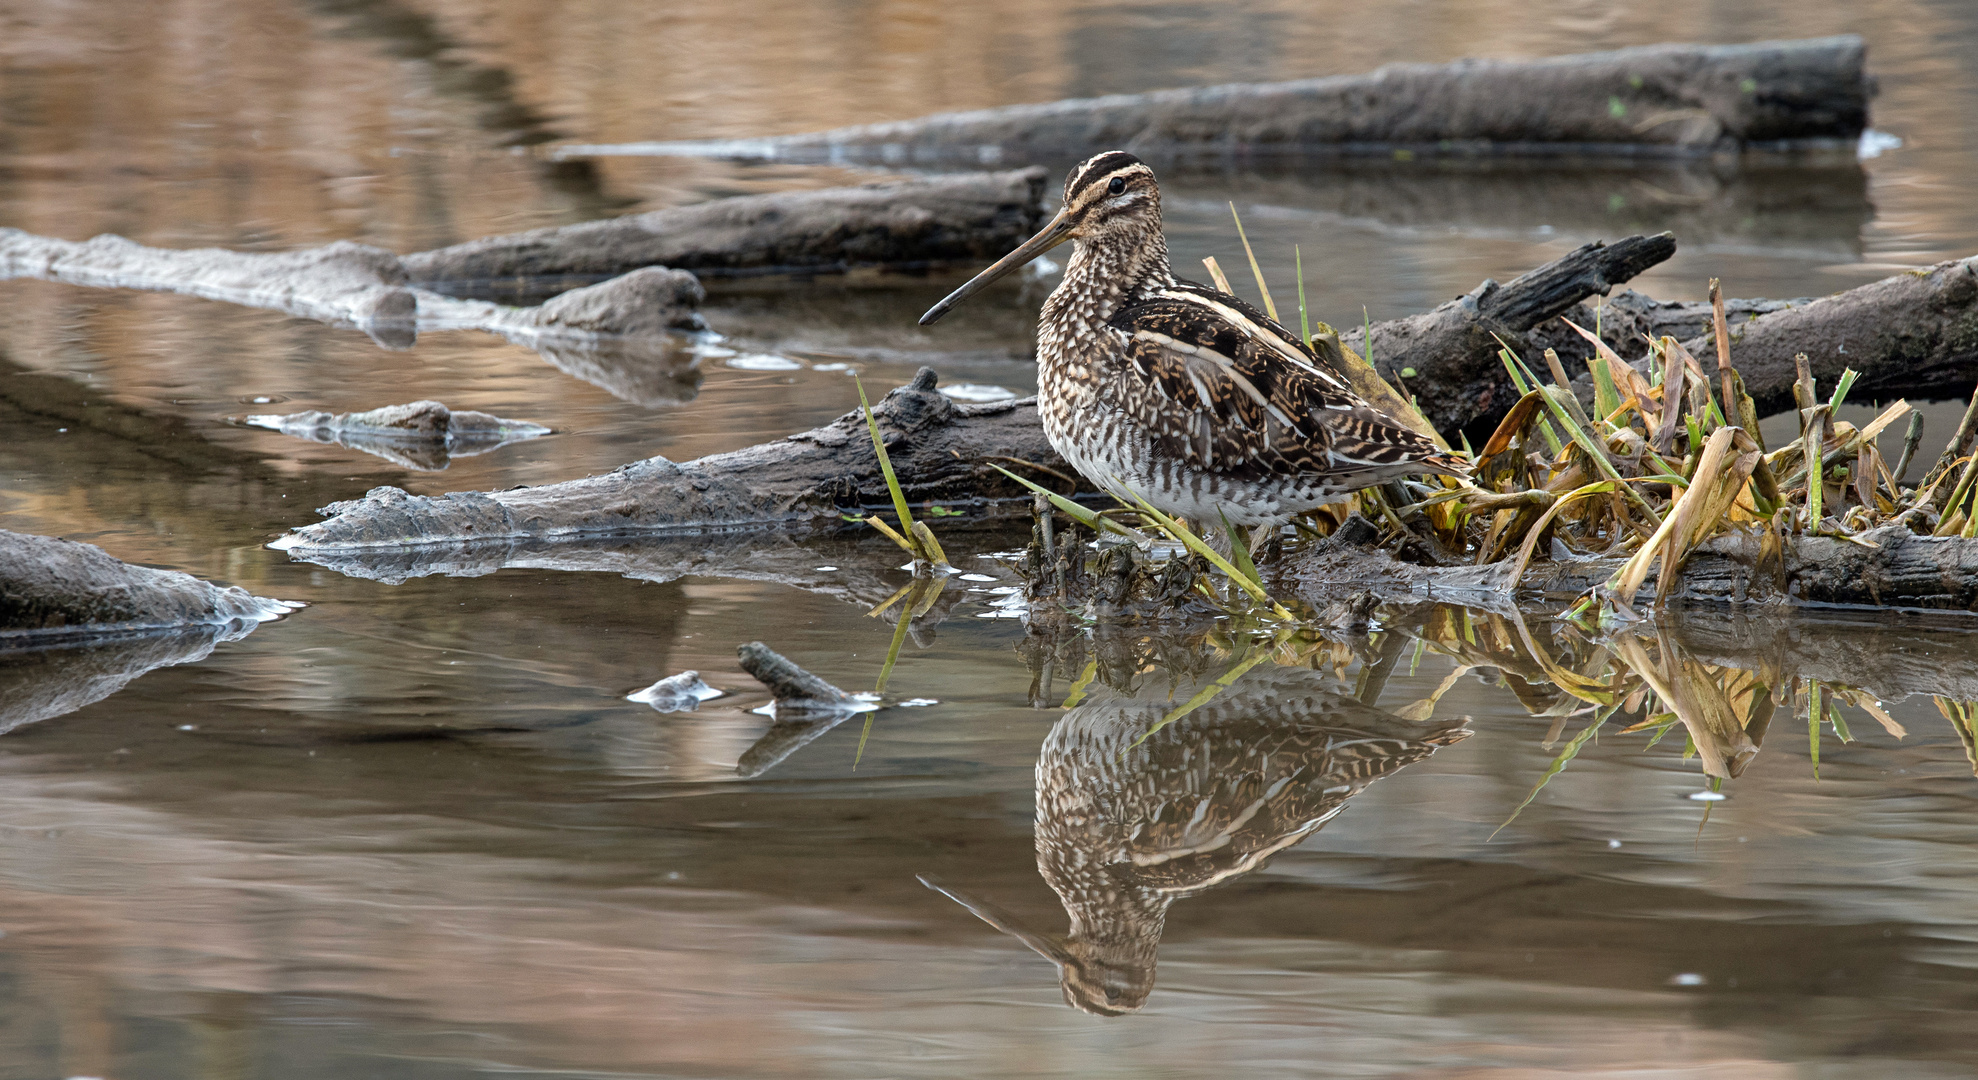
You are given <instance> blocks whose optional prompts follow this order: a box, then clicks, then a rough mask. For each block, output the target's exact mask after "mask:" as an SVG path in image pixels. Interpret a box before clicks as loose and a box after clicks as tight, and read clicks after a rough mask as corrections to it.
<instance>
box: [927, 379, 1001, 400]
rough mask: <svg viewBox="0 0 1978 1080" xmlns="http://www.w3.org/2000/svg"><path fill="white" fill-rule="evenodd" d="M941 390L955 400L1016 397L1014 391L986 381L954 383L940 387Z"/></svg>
mask: <svg viewBox="0 0 1978 1080" xmlns="http://www.w3.org/2000/svg"><path fill="white" fill-rule="evenodd" d="M941 392H942V393H944V394H946V395H948V396H949V397H951V398H953V399H955V400H956V401H970V402H986V401H1009V400H1012V399H1014V398H1015V397H1016V391H1014V390H1011V389H1009V388H1008V387H1003V386H991V385H990V384H988V383H966V382H965V383H956V384H955V385H953V386H944V387H942V388H941Z"/></svg>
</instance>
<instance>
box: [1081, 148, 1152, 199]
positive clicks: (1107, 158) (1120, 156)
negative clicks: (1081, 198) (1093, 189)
mask: <svg viewBox="0 0 1978 1080" xmlns="http://www.w3.org/2000/svg"><path fill="white" fill-rule="evenodd" d="M1138 164H1140V159H1139V158H1137V157H1134V156H1133V155H1132V154H1129V153H1127V152H1126V151H1124V150H1108V151H1106V152H1105V153H1103V154H1100V155H1099V156H1098V157H1095V158H1093V159H1091V160H1090V161H1087V162H1086V163H1085V164H1083V165H1080V166H1079V167H1078V172H1077V174H1076V175H1075V176H1074V178H1073V179H1072V180H1071V182H1069V183H1067V184H1066V185H1065V196H1066V199H1065V201H1067V202H1069V201H1071V196H1073V195H1076V194H1078V193H1079V192H1081V191H1083V190H1085V186H1086V185H1087V184H1090V183H1092V182H1093V181H1094V180H1097V179H1099V178H1100V177H1103V176H1107V175H1109V174H1112V173H1115V172H1118V171H1119V170H1121V169H1124V168H1126V167H1127V166H1129V165H1138Z"/></svg>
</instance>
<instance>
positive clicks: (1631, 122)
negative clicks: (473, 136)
mask: <svg viewBox="0 0 1978 1080" xmlns="http://www.w3.org/2000/svg"><path fill="white" fill-rule="evenodd" d="M1864 55H1865V50H1864V47H1863V45H1862V41H1861V38H1859V37H1855V36H1847V37H1832V38H1817V39H1813V40H1806V41H1768V42H1758V43H1755V44H1749V45H1649V46H1643V47H1638V48H1631V49H1619V50H1615V51H1612V52H1599V53H1584V54H1580V55H1576V56H1557V57H1551V58H1548V59H1543V60H1460V61H1457V62H1456V63H1453V64H1390V65H1387V66H1385V67H1382V68H1380V69H1378V70H1376V71H1375V72H1373V73H1372V74H1369V75H1341V76H1332V77H1328V78H1320V79H1302V80H1298V81H1296V82H1282V83H1245V84H1234V85H1228V86H1211V87H1202V88H1196V89H1186V90H1161V91H1156V92H1154V93H1149V94H1121V95H1114V96H1111V97H1101V98H1083V99H1076V100H1071V101H1057V102H1051V103H1048V104H1041V105H1013V106H1008V107H1005V108H999V109H982V110H978V111H974V112H961V113H944V114H941V115H938V116H928V117H922V118H920V119H917V120H903V121H898V122H894V123H885V124H870V125H866V126H863V127H852V128H840V129H838V130H835V131H825V132H819V133H815V134H806V135H785V136H780V137H776V138H766V139H731V140H706V141H700V142H663V143H634V144H626V145H617V146H565V147H562V148H560V149H559V151H558V154H557V156H558V157H560V158H566V159H568V158H581V157H590V156H597V155H603V154H667V155H698V156H707V157H722V158H732V159H741V160H777V161H833V162H836V161H871V162H881V163H886V164H898V163H912V164H941V163H955V162H966V163H969V164H976V165H980V164H993V163H997V162H1041V161H1053V160H1062V159H1076V158H1082V157H1085V156H1087V155H1090V154H1094V153H1098V152H1100V151H1103V150H1112V149H1125V150H1130V151H1132V152H1133V153H1136V154H1138V155H1140V156H1141V157H1143V158H1148V159H1150V160H1169V159H1176V158H1187V157H1202V156H1219V157H1227V156H1243V155H1258V154H1268V153H1284V152H1293V153H1301V152H1302V153H1312V152H1320V153H1324V152H1331V153H1336V154H1338V153H1343V154H1353V153H1362V154H1376V155H1380V156H1387V157H1391V156H1392V155H1393V152H1394V151H1395V150H1396V149H1407V150H1410V151H1412V152H1414V153H1416V154H1420V155H1430V154H1454V155H1478V154H1514V153H1515V154H1550V155H1560V154H1583V155H1612V154H1617V153H1618V154H1632V155H1655V154H1661V155H1695V154H1710V153H1717V152H1720V151H1725V150H1731V151H1736V150H1739V149H1743V148H1747V147H1764V146H1806V145H1809V144H1811V145H1830V146H1831V145H1834V144H1844V148H1845V149H1847V150H1849V151H1851V150H1852V149H1853V146H1852V143H1853V140H1855V139H1858V138H1859V137H1860V135H1861V133H1862V131H1863V130H1864V129H1865V128H1866V127H1867V125H1868V99H1869V97H1870V96H1871V94H1872V93H1873V87H1872V85H1871V83H1870V81H1869V79H1868V77H1867V75H1866V74H1865V72H1864V71H1863V61H1864Z"/></svg>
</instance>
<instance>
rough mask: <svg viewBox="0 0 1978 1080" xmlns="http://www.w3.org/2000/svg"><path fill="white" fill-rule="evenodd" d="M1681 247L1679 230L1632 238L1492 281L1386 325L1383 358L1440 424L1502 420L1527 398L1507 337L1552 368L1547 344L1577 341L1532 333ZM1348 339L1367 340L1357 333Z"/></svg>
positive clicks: (1446, 427)
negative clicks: (1505, 346)
mask: <svg viewBox="0 0 1978 1080" xmlns="http://www.w3.org/2000/svg"><path fill="white" fill-rule="evenodd" d="M1675 252H1676V240H1675V237H1673V236H1671V235H1669V234H1668V233H1663V234H1660V235H1657V236H1630V237H1628V238H1626V239H1624V240H1617V241H1615V242H1614V243H1611V244H1602V243H1592V244H1587V245H1584V246H1582V247H1580V248H1578V249H1576V250H1574V251H1572V252H1569V253H1568V254H1566V255H1565V256H1564V257H1562V258H1559V259H1555V260H1553V261H1552V262H1549V263H1546V264H1545V265H1544V266H1541V267H1538V268H1537V269H1535V270H1532V271H1530V272H1529V273H1526V274H1523V275H1521V276H1519V277H1517V278H1514V279H1512V280H1511V281H1509V282H1507V283H1505V284H1503V285H1499V284H1498V283H1497V282H1495V281H1491V280H1485V281H1484V283H1483V284H1481V285H1479V286H1477V287H1476V288H1475V289H1474V290H1472V291H1471V292H1469V293H1468V294H1466V295H1464V296H1459V297H1457V298H1456V299H1454V300H1451V301H1449V302H1448V303H1446V304H1443V305H1441V306H1439V307H1437V308H1435V310H1433V311H1428V312H1424V313H1422V314H1420V315H1410V316H1408V317H1407V318H1403V319H1395V320H1392V321H1390V322H1384V323H1378V324H1376V325H1375V326H1374V327H1373V328H1372V330H1373V342H1372V347H1371V351H1372V353H1373V356H1374V364H1375V366H1376V367H1377V368H1378V369H1379V370H1380V372H1381V374H1382V375H1384V376H1386V377H1387V379H1388V380H1389V381H1390V382H1393V383H1395V384H1397V385H1400V386H1404V387H1406V389H1407V390H1408V392H1410V393H1412V394H1414V395H1415V399H1416V403H1417V404H1418V405H1419V406H1420V407H1421V409H1422V412H1423V414H1424V415H1426V416H1427V417H1428V419H1429V422H1430V423H1432V424H1434V425H1435V426H1436V427H1437V428H1438V429H1440V430H1443V431H1455V430H1457V429H1460V428H1464V427H1468V426H1470V425H1472V424H1475V423H1478V422H1480V421H1481V422H1494V421H1495V420H1496V418H1497V417H1499V416H1502V415H1503V414H1504V413H1505V411H1506V410H1508V409H1509V408H1510V407H1511V405H1512V403H1514V402H1515V401H1517V390H1516V388H1515V387H1514V386H1513V385H1512V384H1511V381H1510V378H1509V376H1508V375H1506V373H1505V371H1504V365H1503V363H1502V362H1501V361H1500V360H1499V359H1498V355H1497V352H1498V349H1499V348H1501V345H1500V344H1499V339H1500V338H1502V339H1503V340H1504V341H1507V342H1509V343H1511V344H1512V345H1514V346H1516V347H1518V348H1519V350H1520V351H1521V352H1524V353H1527V354H1528V359H1529V360H1531V361H1533V362H1534V363H1536V364H1538V366H1539V368H1540V369H1542V368H1543V361H1542V360H1540V359H1539V354H1540V353H1542V352H1543V351H1544V348H1545V347H1546V346H1547V345H1550V344H1555V343H1556V344H1559V345H1566V344H1568V342H1566V341H1564V340H1563V339H1561V338H1560V336H1559V335H1558V334H1556V333H1555V334H1553V335H1551V338H1550V339H1532V338H1530V337H1529V335H1528V332H1529V331H1531V330H1533V329H1534V328H1535V327H1537V326H1539V325H1540V324H1541V323H1544V322H1546V321H1547V320H1549V319H1552V318H1554V317H1555V316H1558V315H1560V314H1562V313H1565V312H1568V311H1571V310H1572V309H1573V308H1574V306H1575V305H1577V304H1578V303H1579V302H1580V301H1582V300H1585V299H1586V298H1587V297H1589V296H1593V295H1595V294H1601V295H1605V294H1606V293H1607V292H1608V290H1609V289H1611V288H1612V287H1613V286H1615V285H1617V284H1620V283H1621V282H1624V281H1628V280H1630V279H1632V278H1634V277H1635V275H1637V274H1639V273H1641V272H1642V271H1643V270H1646V269H1648V268H1649V267H1651V266H1654V265H1655V264H1657V263H1659V262H1662V261H1663V260H1665V259H1667V258H1668V257H1669V256H1671V255H1673V254H1675ZM1576 321H1577V320H1576ZM1588 325H1590V322H1589V324H1588ZM1603 329H1604V328H1603ZM1346 341H1347V343H1348V344H1349V345H1356V346H1357V345H1359V344H1360V342H1359V340H1358V336H1357V335H1354V334H1352V333H1351V332H1349V333H1348V334H1347V335H1346ZM1566 351H1572V352H1579V351H1583V350H1566ZM1411 370H1412V371H1413V374H1412V375H1410V374H1407V372H1409V371H1411Z"/></svg>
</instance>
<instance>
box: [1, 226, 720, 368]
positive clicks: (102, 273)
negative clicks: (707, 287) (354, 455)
mask: <svg viewBox="0 0 1978 1080" xmlns="http://www.w3.org/2000/svg"><path fill="white" fill-rule="evenodd" d="M16 277H28V278H40V279H43V280H47V281H62V282H68V283H70V284H75V285H87V286H92V287H96V288H118V289H143V290H148V291H155V292H175V293H183V294H186V295H190V296H202V297H205V298H207V299H209V300H224V301H226V302H228V303H233V304H240V305H242V306H244V307H256V308H266V309H268V310H272V311H279V312H282V313H283V314H287V315H294V316H297V317H300V318H305V319H315V320H317V321H318V322H325V323H329V324H330V325H332V326H354V327H356V328H358V329H360V330H363V331H364V332H365V333H367V334H369V335H371V337H372V338H373V339H375V340H376V341H377V342H378V344H380V345H383V346H385V347H386V348H393V349H404V348H410V347H411V346H412V344H413V342H414V341H415V340H416V339H417V335H418V331H419V330H420V329H422V328H424V329H429V330H435V329H445V330H459V329H474V330H486V331H489V332H491V333H496V334H501V335H503V336H505V337H507V338H509V339H510V340H512V341H515V342H516V343H518V344H522V345H527V346H532V347H533V346H535V345H536V344H538V343H539V342H542V341H545V340H550V341H557V340H572V339H575V340H595V339H596V338H597V337H598V336H599V335H650V334H656V333H660V332H662V331H667V330H699V329H703V328H705V326H706V324H705V323H704V322H703V321H702V320H701V318H700V315H699V313H698V312H697V311H696V310H695V309H696V308H698V307H699V306H700V302H701V300H702V299H703V298H704V297H705V295H706V294H705V293H704V292H703V291H702V289H701V286H700V282H699V281H698V280H697V279H695V277H694V275H692V274H690V273H687V272H686V271H684V270H669V269H667V268H665V267H657V266H655V267H646V268H643V269H641V270H639V271H637V272H636V273H630V274H624V275H622V276H620V277H618V278H616V279H614V280H611V281H606V282H604V283H602V284H599V285H595V286H592V287H590V288H586V289H578V290H573V291H571V292H569V293H565V294H563V295H562V296H559V297H556V298H555V299H554V300H552V301H551V302H549V303H545V304H542V305H540V306H538V307H526V308H524V307H509V306H507V305H504V304H493V303H488V302H485V301H472V300H460V299H456V298H454V297H451V296H442V295H440V294H438V293H434V292H426V291H424V290H420V289H414V288H411V287H409V285H408V284H407V281H408V279H407V276H406V272H405V267H404V265H403V264H402V263H401V262H400V260H399V257H398V256H397V255H394V254H392V253H391V252H389V251H386V250H384V249H383V248H375V247H370V246H368V245H365V244H356V243H351V242H350V241H347V240H339V241H337V242H336V243H333V244H327V245H324V246H323V247H319V248H310V249H307V250H304V251H293V252H280V253H275V254H265V253H260V252H246V251H228V250H226V249H224V248H193V249H188V250H180V249H172V248H154V247H146V246H144V245H143V244H139V243H136V242H135V241H131V240H126V239H124V238H123V237H121V236H112V235H108V234H106V235H103V236H98V237H95V238H94V239H91V240H86V241H82V242H79V243H78V242H75V241H69V240H58V239H55V238H53V237H48V236H36V235H34V234H32V233H25V232H22V231H20V230H19V229H0V278H16Z"/></svg>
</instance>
